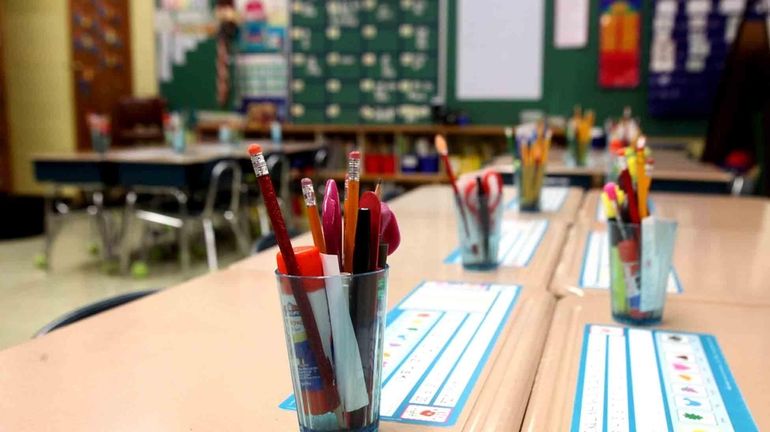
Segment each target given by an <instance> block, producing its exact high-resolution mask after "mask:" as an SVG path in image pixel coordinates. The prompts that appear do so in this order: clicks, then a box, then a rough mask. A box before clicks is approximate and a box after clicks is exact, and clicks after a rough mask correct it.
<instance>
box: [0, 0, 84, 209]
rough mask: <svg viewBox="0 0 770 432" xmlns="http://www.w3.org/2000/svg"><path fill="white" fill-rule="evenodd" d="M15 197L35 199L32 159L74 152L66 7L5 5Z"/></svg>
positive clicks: (21, 1)
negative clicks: (30, 195) (32, 157)
mask: <svg viewBox="0 0 770 432" xmlns="http://www.w3.org/2000/svg"><path fill="white" fill-rule="evenodd" d="M3 1H4V2H5V21H4V22H3V23H2V31H3V38H4V40H5V42H6V43H5V52H4V53H3V54H4V57H5V79H6V82H5V88H6V89H7V95H8V99H7V101H6V104H7V111H8V124H9V144H10V152H11V161H12V164H13V185H14V191H16V192H18V193H24V194H29V193H39V192H41V191H42V188H41V187H40V185H38V184H36V182H35V181H34V173H33V170H32V164H31V162H30V161H31V156H32V155H33V154H34V153H40V152H44V151H68V150H72V149H74V148H75V121H74V109H75V108H74V104H73V94H72V75H71V70H70V58H71V46H70V44H69V42H68V41H69V39H70V38H69V24H68V20H67V13H68V12H67V11H68V2H66V1H62V0H35V1H29V0H3Z"/></svg>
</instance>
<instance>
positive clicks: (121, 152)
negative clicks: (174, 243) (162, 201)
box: [32, 141, 324, 165]
mask: <svg viewBox="0 0 770 432" xmlns="http://www.w3.org/2000/svg"><path fill="white" fill-rule="evenodd" d="M251 143H259V144H260V145H261V146H262V148H263V150H264V151H265V152H266V153H272V152H277V151H283V152H285V153H286V154H293V153H300V152H305V151H312V150H317V149H319V148H322V147H323V146H324V144H322V143H314V142H290V141H287V142H285V143H283V144H281V145H276V144H273V143H272V142H270V141H248V142H244V143H242V144H239V145H231V144H221V143H195V144H193V145H192V146H190V147H189V148H188V149H187V151H185V152H184V153H181V154H180V153H176V152H174V150H173V149H172V148H170V147H169V146H165V145H153V146H143V147H136V148H118V149H112V150H109V151H107V152H106V153H105V154H104V155H100V154H98V153H96V152H93V151H87V152H66V153H38V154H35V155H33V156H32V160H33V161H34V162H119V163H144V164H148V163H149V164H171V165H189V164H196V163H206V162H210V161H214V160H217V159H222V158H237V159H247V158H248V157H249V156H248V153H247V149H248V146H249V144H251Z"/></svg>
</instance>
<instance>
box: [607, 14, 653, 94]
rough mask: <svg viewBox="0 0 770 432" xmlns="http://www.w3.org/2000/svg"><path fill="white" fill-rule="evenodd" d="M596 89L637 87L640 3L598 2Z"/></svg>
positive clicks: (640, 26)
mask: <svg viewBox="0 0 770 432" xmlns="http://www.w3.org/2000/svg"><path fill="white" fill-rule="evenodd" d="M599 7H600V13H599V29H600V33H599V86H601V87H603V88H634V87H636V86H638V85H639V76H640V74H639V71H640V65H639V62H640V53H641V47H640V39H641V33H642V30H641V29H642V25H641V0H601V1H600V2H599Z"/></svg>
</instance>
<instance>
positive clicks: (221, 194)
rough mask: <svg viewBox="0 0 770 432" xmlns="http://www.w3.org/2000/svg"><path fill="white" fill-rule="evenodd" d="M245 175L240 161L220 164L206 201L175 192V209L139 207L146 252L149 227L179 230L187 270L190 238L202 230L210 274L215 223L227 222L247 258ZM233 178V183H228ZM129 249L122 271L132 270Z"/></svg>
mask: <svg viewBox="0 0 770 432" xmlns="http://www.w3.org/2000/svg"><path fill="white" fill-rule="evenodd" d="M242 177H243V173H242V170H241V167H240V165H239V164H238V162H236V161H232V160H229V161H220V162H217V163H216V165H214V167H213V168H212V170H211V177H210V180H209V185H208V190H207V192H206V195H205V198H204V200H203V201H200V200H195V199H194V198H193V199H190V198H188V196H187V195H186V194H183V193H179V192H178V191H177V192H174V191H172V195H173V196H174V198H175V199H176V203H175V204H176V205H175V206H168V205H165V204H166V203H163V204H161V205H155V206H151V207H150V208H139V209H137V210H135V211H134V212H133V217H134V219H137V220H139V221H141V222H142V253H143V254H145V253H146V251H147V250H148V248H149V243H150V241H149V240H150V238H149V231H148V229H147V228H148V226H147V225H148V224H156V225H161V226H165V227H169V228H173V229H176V230H177V239H178V242H179V260H180V264H181V266H182V270H183V271H187V270H188V269H189V267H190V237H191V230H192V229H193V228H197V227H201V228H202V231H203V237H204V242H205V245H206V259H207V263H208V267H209V270H210V271H214V270H217V269H218V268H219V263H218V259H217V246H216V235H215V232H214V222H215V220H217V219H224V220H225V221H227V223H228V225H229V226H230V228H231V229H232V231H233V233H234V234H235V238H236V242H237V244H238V248H239V250H240V251H241V253H242V254H243V255H247V254H248V253H249V243H250V240H249V230H248V229H247V228H246V226H245V225H246V223H247V219H246V218H245V217H244V216H243V208H242V207H241V195H242V192H243V187H242ZM228 179H229V182H227V180H228ZM126 200H127V206H128V207H134V206H135V204H136V200H137V195H136V193H135V192H130V193H129V195H128V196H127V198H126ZM129 254H130V251H129V247H128V246H127V245H124V247H123V251H122V257H121V268H122V270H123V271H124V272H125V271H127V269H128V261H129Z"/></svg>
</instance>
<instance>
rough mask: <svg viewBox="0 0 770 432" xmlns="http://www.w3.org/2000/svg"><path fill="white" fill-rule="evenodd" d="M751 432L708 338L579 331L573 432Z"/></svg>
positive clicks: (647, 332)
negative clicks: (579, 343) (578, 368)
mask: <svg viewBox="0 0 770 432" xmlns="http://www.w3.org/2000/svg"><path fill="white" fill-rule="evenodd" d="M758 430H759V429H758V428H757V426H756V424H755V423H754V420H753V419H752V417H751V414H750V413H749V410H748V407H747V406H746V403H745V402H744V400H743V397H742V395H741V393H740V390H739V389H738V385H737V383H736V382H735V379H734V378H733V375H732V373H731V372H730V368H729V366H728V365H727V362H726V361H725V358H724V356H723V355H722V351H721V350H720V348H719V345H718V343H717V340H716V338H714V336H711V335H707V334H698V333H679V332H671V331H663V330H645V329H635V328H627V327H616V326H603V325H594V324H588V325H586V327H585V331H584V334H583V345H582V354H581V358H580V370H579V372H578V378H577V388H576V390H575V405H574V409H573V415H572V427H571V431H572V432H593V431H597V432H598V431H673V432H696V431H699V432H714V431H721V432H732V431H736V432H737V431H740V432H751V431H758Z"/></svg>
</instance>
